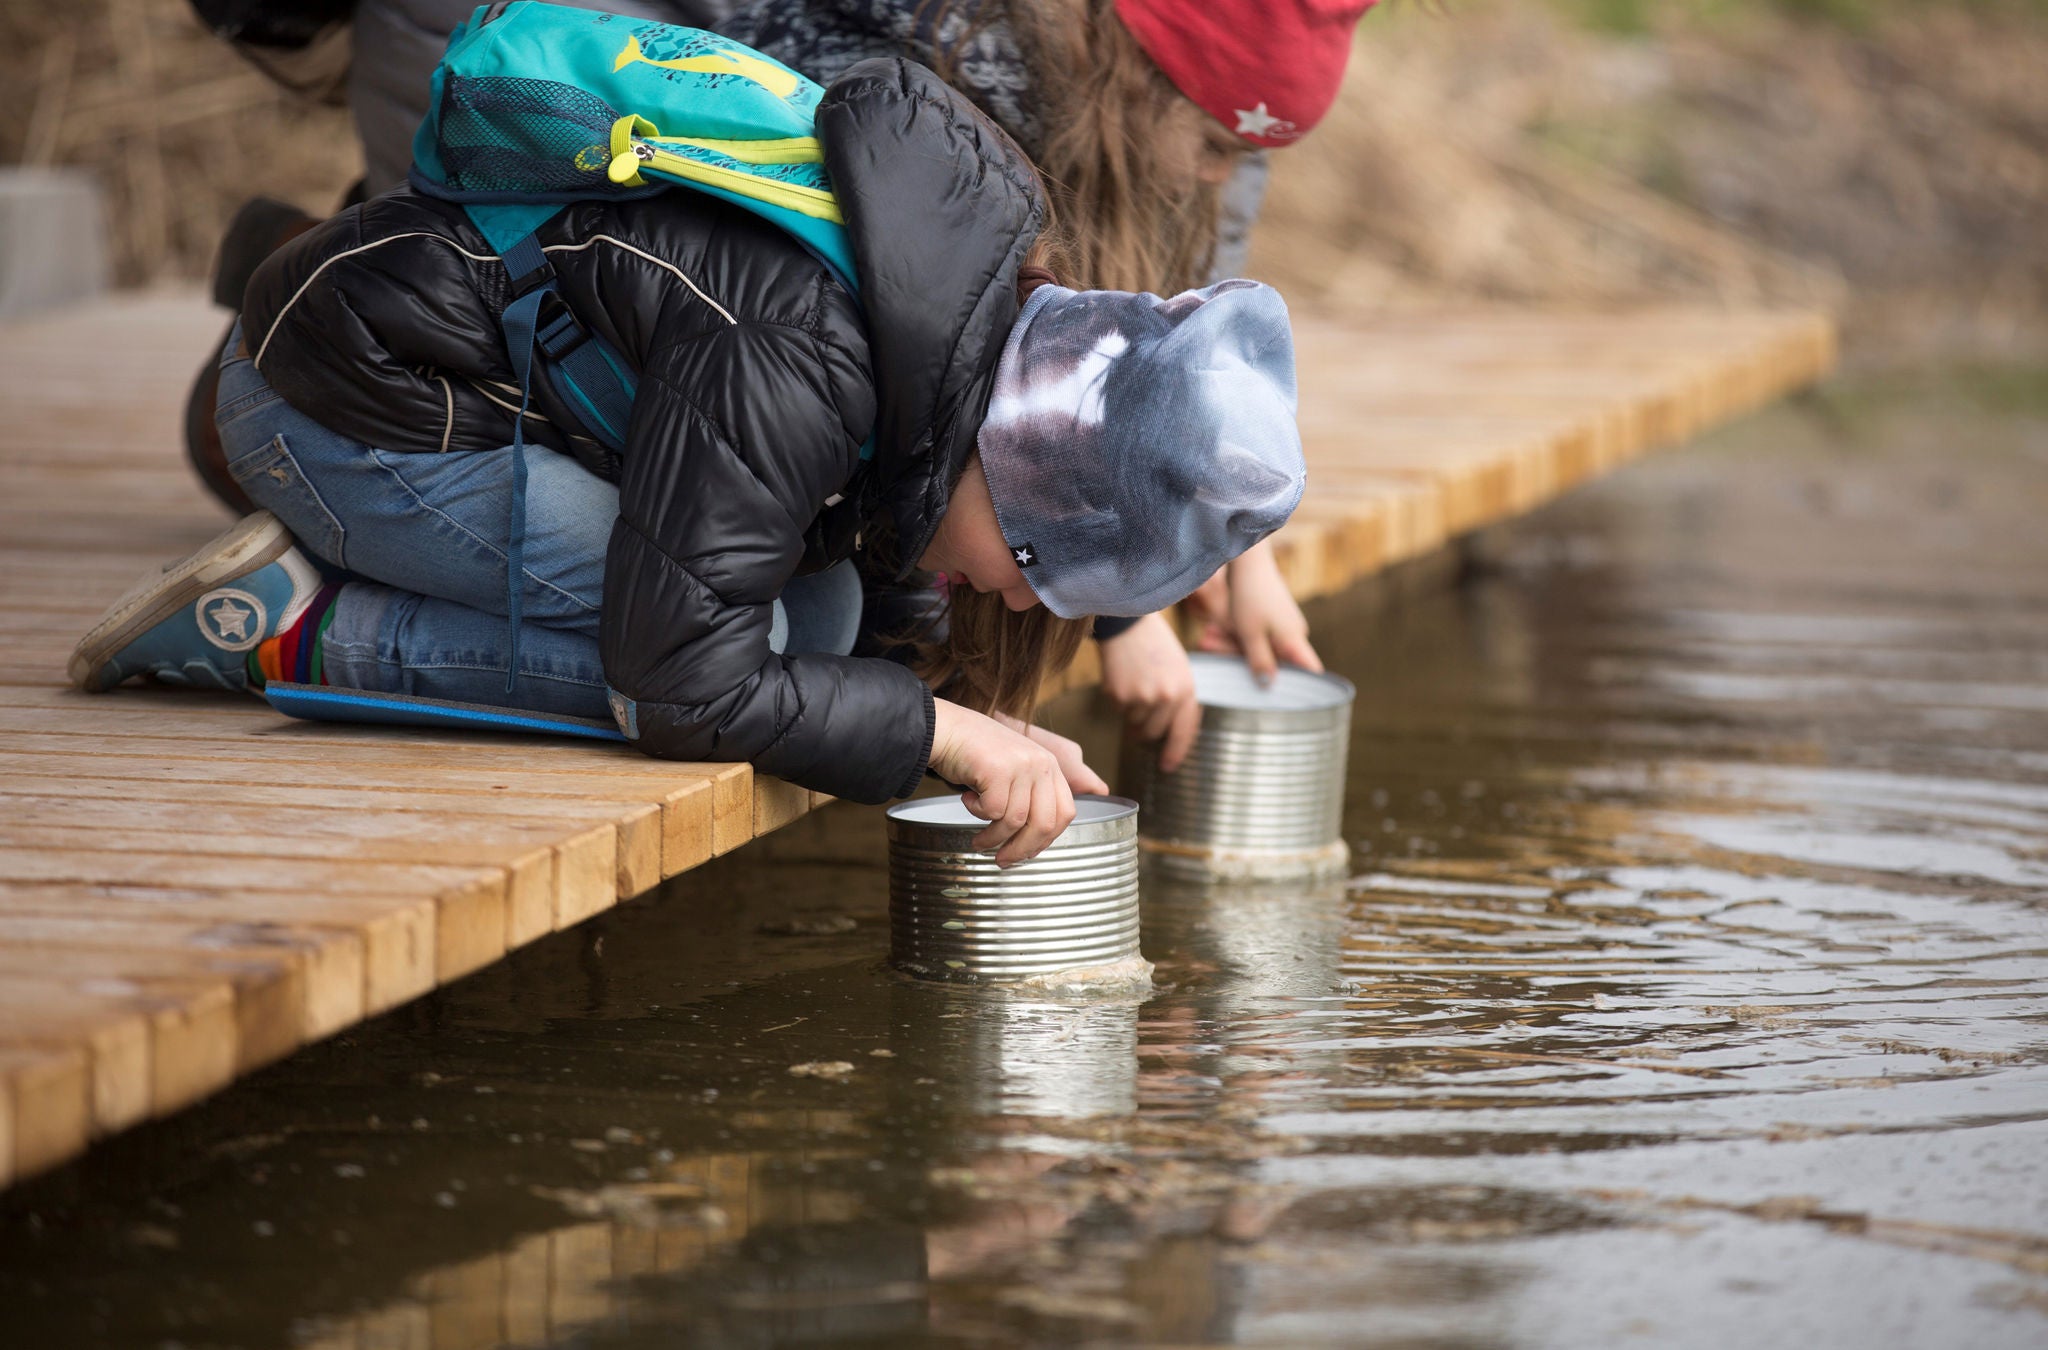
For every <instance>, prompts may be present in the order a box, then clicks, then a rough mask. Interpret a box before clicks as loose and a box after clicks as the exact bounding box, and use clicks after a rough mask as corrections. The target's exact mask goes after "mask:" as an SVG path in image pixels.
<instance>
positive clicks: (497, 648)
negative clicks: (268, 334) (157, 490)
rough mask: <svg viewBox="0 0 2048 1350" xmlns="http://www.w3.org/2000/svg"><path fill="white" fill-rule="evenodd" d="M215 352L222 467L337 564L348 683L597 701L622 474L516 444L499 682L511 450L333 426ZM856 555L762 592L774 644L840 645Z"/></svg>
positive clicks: (550, 706) (331, 668) (602, 692)
mask: <svg viewBox="0 0 2048 1350" xmlns="http://www.w3.org/2000/svg"><path fill="white" fill-rule="evenodd" d="M240 343H241V330H240V327H239V326H237V328H236V330H235V332H233V333H232V334H230V335H229V338H228V344H227V348H226V350H225V351H223V352H222V354H221V377H220V398H219V402H218V404H217V405H216V413H215V421H216V422H217V424H218V425H219V427H220V435H221V443H222V446H223V447H224V448H225V450H226V452H227V461H228V471H229V472H230V473H231V474H232V475H233V476H234V479H235V481H236V482H237V483H239V484H240V485H241V487H242V489H243V490H244V491H245V492H247V493H248V494H249V496H250V497H251V498H252V499H254V500H255V502H256V503H257V505H259V506H262V507H263V508H265V509H266V510H268V511H271V512H272V513H274V514H275V515H276V516H277V517H278V519H280V520H282V521H283V522H284V523H285V526H286V528H288V529H289V530H291V532H292V534H293V535H295V536H296V537H297V539H298V541H299V544H300V546H301V547H302V548H304V549H305V550H306V551H307V552H309V553H311V554H313V555H314V556H315V557H317V558H319V559H320V560H321V561H322V562H324V563H326V564H328V565H329V566H330V567H332V568H334V569H337V570H339V571H342V572H345V573H347V574H348V584H347V585H345V586H343V587H342V589H341V594H340V596H339V598H337V599H336V601H335V607H334V617H333V621H332V622H331V623H330V624H329V626H328V629H327V634H326V637H325V638H324V639H323V641H322V646H321V654H322V661H323V664H324V669H325V672H326V678H327V682H328V683H329V684H332V685H336V686H339V687H341V688H347V689H370V690H377V691H380V692H384V693H401V694H414V695H419V696H421V697H425V698H437V699H448V700H453V701H457V702H463V703H482V704H487V705H492V706H497V707H515V708H524V709H529V710H532V711H536V712H551V713H563V714H568V715H571V716H578V717H593V718H604V719H609V718H610V716H611V711H610V709H609V708H608V706H607V704H606V687H605V679H604V667H603V663H602V662H601V661H600V660H599V659H598V650H597V627H598V616H599V615H600V613H601V612H602V611H603V608H604V560H605V550H606V547H607V545H608V544H609V542H610V540H611V531H612V522H613V521H615V520H616V519H618V515H619V490H618V488H617V486H615V485H614V484H611V483H607V482H605V481H604V480H603V479H601V478H599V477H597V476H596V475H595V474H592V473H591V472H590V471H589V470H587V469H585V468H584V467H583V466H582V465H580V464H578V463H577V462H576V461H575V460H573V459H571V458H570V457H569V456H567V455H563V454H558V453H556V452H555V451H553V450H549V449H547V448H546V447H544V446H538V445H528V446H527V447H526V462H527V502H528V505H527V516H526V542H525V554H524V558H523V560H522V561H523V563H524V568H523V574H522V576H523V587H522V593H521V597H520V602H521V612H522V616H523V622H522V623H521V626H520V630H519V667H518V679H517V681H516V682H515V684H514V686H513V688H512V690H511V692H509V693H508V692H507V691H506V688H505V675H506V670H507V667H508V664H509V662H508V659H507V658H508V654H509V652H510V648H511V641H510V632H509V630H508V626H507V623H506V614H507V605H506V594H505V550H506V545H507V542H508V540H509V539H510V535H511V515H512V456H511V455H510V454H509V453H507V452H506V451H504V450H483V451H471V452H457V453H450V454H441V455H432V454H411V453H404V452H399V451H391V450H379V449H377V448H376V447H374V446H370V445H365V444H363V443H362V442H361V441H357V440H353V439H351V438H349V437H347V436H343V435H340V434H339V433H337V432H333V431H329V430H328V429H327V428H326V427H324V426H321V425H320V424H319V423H318V422H316V421H314V420H313V419H312V418H310V417H307V416H306V415H305V414H303V413H301V412H299V411H297V410H296V409H294V408H293V407H292V406H291V405H290V404H288V403H286V402H285V401H284V399H283V397H282V396H281V395H279V394H278V393H277V392H276V391H275V390H273V389H272V388H271V387H270V384H269V382H268V381H266V380H265V379H264V378H263V376H262V375H261V374H259V373H258V372H257V370H256V367H255V366H254V365H253V364H252V363H250V362H249V361H248V360H246V359H244V358H242V357H239V356H237V355H236V349H237V348H238V347H239V345H240ZM860 613H861V587H860V578H859V575H858V573H857V572H856V571H855V569H854V566H853V564H852V562H851V561H847V562H842V563H840V564H839V565H837V566H836V567H832V568H829V569H827V570H826V571H823V572H819V573H817V574H815V575H813V576H808V577H794V578H792V579H791V580H790V581H789V583H788V584H787V585H786V586H785V587H784V589H783V593H782V597H781V599H779V600H777V601H776V602H775V613H774V620H773V624H772V627H771V631H770V635H769V645H770V647H771V649H772V650H774V651H777V652H786V653H789V654H791V655H795V654H798V653H802V652H832V653H835V654H839V655H844V654H845V653H847V652H850V651H852V650H853V644H854V640H855V638H856V637H857V636H858V634H859V628H860Z"/></svg>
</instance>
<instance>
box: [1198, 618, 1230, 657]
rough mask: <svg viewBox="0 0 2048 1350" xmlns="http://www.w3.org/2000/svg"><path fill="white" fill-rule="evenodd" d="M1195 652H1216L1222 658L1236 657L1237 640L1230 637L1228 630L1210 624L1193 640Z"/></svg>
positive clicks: (1220, 625)
mask: <svg viewBox="0 0 2048 1350" xmlns="http://www.w3.org/2000/svg"><path fill="white" fill-rule="evenodd" d="M1195 650H1196V651H1201V652H1217V653H1220V654H1221V655H1224V656H1236V655H1237V654H1238V646H1237V639H1236V638H1234V637H1232V636H1231V634H1230V630H1229V629H1228V628H1225V627H1224V626H1223V625H1222V624H1220V623H1212V624H1210V625H1209V626H1208V627H1206V628H1204V629H1203V630H1202V632H1201V635H1200V636H1199V637H1197V638H1196V639H1195Z"/></svg>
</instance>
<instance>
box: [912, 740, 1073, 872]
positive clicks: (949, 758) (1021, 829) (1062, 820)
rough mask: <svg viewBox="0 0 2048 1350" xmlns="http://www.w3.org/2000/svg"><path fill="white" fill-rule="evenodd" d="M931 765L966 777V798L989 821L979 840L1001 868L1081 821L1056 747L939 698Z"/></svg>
mask: <svg viewBox="0 0 2048 1350" xmlns="http://www.w3.org/2000/svg"><path fill="white" fill-rule="evenodd" d="M931 767H932V768H933V769H934V770H935V771H937V773H938V775H939V776H940V777H941V778H944V779H946V780H947V781H948V782H953V783H964V784H966V786H967V789H968V790H967V792H966V793H965V794H964V795H963V796H962V797H961V802H962V803H963V804H964V805H965V806H966V807H967V809H968V810H969V811H972V812H973V813H974V814H975V815H977V816H980V817H981V818H982V819H983V820H986V821H988V822H989V826H988V828H987V829H985V830H983V831H981V833H979V834H977V835H975V836H974V847H975V848H977V849H986V848H992V849H994V850H996V866H998V867H1014V866H1016V865H1017V864H1018V863H1020V862H1023V861H1024V860H1025V859H1027V858H1034V857H1036V856H1038V854H1039V853H1040V851H1042V850H1043V849H1044V848H1045V846H1046V845H1047V844H1050V843H1051V842H1052V841H1053V839H1054V838H1055V837H1056V836H1057V835H1058V834H1059V832H1060V831H1061V830H1064V829H1066V828H1067V826H1068V825H1069V824H1071V823H1073V819H1074V794H1073V791H1072V790H1071V789H1070V788H1068V786H1067V775H1066V774H1065V772H1063V771H1062V769H1061V767H1060V762H1059V759H1058V757H1057V756H1055V755H1054V754H1053V752H1052V751H1051V750H1050V749H1048V748H1047V747H1046V746H1043V745H1040V744H1039V743H1038V742H1037V741H1035V740H1032V739H1030V738H1029V737H1026V736H1020V735H1018V734H1017V733H1016V732H1014V731H1012V730H1010V729H1009V728H1008V727H1006V726H1004V725H1002V724H1001V723H999V722H997V721H995V720H993V719H991V718H987V717H983V716H982V715H981V714H980V713H978V712H970V711H969V710H967V709H966V708H963V707H961V706H960V705H959V704H957V703H949V702H947V701H946V700H945V699H939V700H937V702H936V725H935V727H934V729H933V732H932V758H931ZM1097 781H1100V780H1097Z"/></svg>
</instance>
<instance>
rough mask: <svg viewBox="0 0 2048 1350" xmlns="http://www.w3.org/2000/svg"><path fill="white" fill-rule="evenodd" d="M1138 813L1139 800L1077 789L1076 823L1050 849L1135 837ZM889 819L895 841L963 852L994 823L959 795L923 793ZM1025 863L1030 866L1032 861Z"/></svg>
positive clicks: (891, 811)
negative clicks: (918, 841)
mask: <svg viewBox="0 0 2048 1350" xmlns="http://www.w3.org/2000/svg"><path fill="white" fill-rule="evenodd" d="M1137 815H1138V804H1137V803H1136V802H1134V801H1132V800H1131V799H1130V798H1129V797H1112V796H1106V795H1103V794H1099V793H1092V792H1083V793H1076V794H1075V795H1074V820H1073V823H1072V824H1070V825H1068V826H1067V828H1066V829H1064V830H1062V831H1061V832H1060V834H1059V835H1058V837H1056V838H1055V839H1054V840H1053V841H1052V842H1051V843H1050V844H1048V845H1046V849H1047V851H1051V850H1052V849H1058V848H1071V847H1075V846H1077V845H1083V844H1100V843H1104V842H1106V841H1109V840H1112V839H1117V838H1123V837H1126V836H1130V837H1135V835H1136V833H1137V829H1136V823H1135V822H1136V818H1137ZM888 821H889V838H890V839H891V840H901V841H906V842H908V841H911V840H913V839H929V840H933V841H936V842H935V843H934V844H933V847H937V848H940V849H944V850H946V851H949V852H960V853H967V852H974V851H975V850H972V849H969V848H968V846H967V843H968V841H969V840H970V839H972V838H973V837H974V836H975V835H977V834H979V833H981V831H982V830H983V829H985V828H987V826H988V822H987V821H985V820H983V819H982V818H981V817H979V816H977V815H975V814H973V813H972V812H970V811H969V810H968V809H967V808H966V807H965V806H964V805H962V804H961V800H960V797H959V796H957V795H947V796H937V797H917V798H913V799H912V800H910V801H907V802H897V803H896V804H895V805H894V806H891V807H890V808H889V810H888ZM981 851H982V852H989V851H990V850H981ZM1022 866H1024V867H1027V868H1028V867H1029V866H1030V864H1029V863H1025V864H1022Z"/></svg>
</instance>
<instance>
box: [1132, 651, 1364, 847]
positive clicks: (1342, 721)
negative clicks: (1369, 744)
mask: <svg viewBox="0 0 2048 1350" xmlns="http://www.w3.org/2000/svg"><path fill="white" fill-rule="evenodd" d="M1189 660H1190V661H1192V662H1193V664H1194V669H1195V697H1196V699H1197V700H1198V701H1199V702H1200V703H1201V705H1202V730H1201V733H1200V735H1198V736H1197V737H1196V738H1195V747H1194V750H1193V751H1192V752H1190V753H1189V755H1188V757H1187V760H1186V761H1185V762H1184V763H1182V765H1181V766H1180V768H1179V769H1177V770H1175V771H1174V772H1172V773H1161V772H1159V746H1158V744H1157V743H1156V742H1154V743H1151V744H1139V743H1136V742H1126V743H1125V746H1124V753H1123V762H1122V765H1121V766H1120V769H1119V786H1120V787H1122V788H1123V790H1124V791H1126V792H1128V793H1129V794H1130V795H1131V796H1132V797H1134V798H1136V799H1137V800H1138V801H1139V802H1141V803H1143V804H1144V817H1143V819H1144V830H1143V833H1142V835H1141V837H1140V839H1139V845H1140V846H1141V847H1142V848H1143V849H1144V850H1145V852H1146V853H1147V854H1148V855H1149V856H1151V857H1152V858H1154V859H1155V860H1156V861H1157V862H1158V864H1159V865H1160V866H1161V867H1162V868H1164V869H1166V870H1168V871H1170V872H1173V873H1174V874H1176V875H1180V876H1187V877H1192V878H1195V879H1197V880H1204V881H1221V880H1230V881H1240V880H1243V881H1252V880H1282V879H1292V878H1316V877H1327V876H1333V875H1337V874H1339V873H1341V872H1343V870H1344V869H1345V866H1346V864H1347V863H1348V862H1349V860H1350V850H1349V849H1348V848H1346V847H1345V844H1344V838H1343V828H1344V765H1345V756H1346V752H1347V751H1348V750H1349V748H1350V743H1351V703H1352V700H1353V698H1354V697H1355V696H1356V694H1357V691H1356V690H1355V689H1353V688H1352V685H1351V682H1350V681H1349V680H1346V679H1343V678H1341V677H1339V676H1336V675H1316V674H1312V673H1310V672H1309V671H1306V670H1296V669H1293V668H1291V667H1286V666H1283V667H1281V669H1280V672H1279V674H1278V675H1277V676H1276V677H1275V678H1274V680H1273V682H1272V683H1271V684H1269V685H1263V686H1262V685H1260V684H1259V683H1258V681H1257V680H1255V679H1254V678H1253V677H1252V673H1251V668H1250V667H1249V666H1247V665H1246V664H1245V663H1244V662H1243V661H1241V660H1239V659H1237V658H1236V657H1226V656H1215V655H1211V654H1209V653H1204V652H1196V653H1193V654H1191V655H1190V657H1189Z"/></svg>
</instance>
